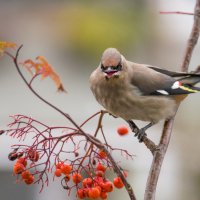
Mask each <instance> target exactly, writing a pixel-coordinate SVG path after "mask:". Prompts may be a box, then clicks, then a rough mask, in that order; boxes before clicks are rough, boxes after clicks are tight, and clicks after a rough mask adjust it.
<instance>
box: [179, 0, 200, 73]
mask: <svg viewBox="0 0 200 200" xmlns="http://www.w3.org/2000/svg"><path fill="white" fill-rule="evenodd" d="M199 32H200V1H199V0H196V5H195V9H194V23H193V27H192V31H191V33H190V37H189V39H188V42H187V47H186V50H185V53H184V56H183V62H182V65H181V71H183V72H187V71H188V67H189V63H190V60H191V57H192V53H193V50H194V47H195V45H196V44H197V41H198V38H199Z"/></svg>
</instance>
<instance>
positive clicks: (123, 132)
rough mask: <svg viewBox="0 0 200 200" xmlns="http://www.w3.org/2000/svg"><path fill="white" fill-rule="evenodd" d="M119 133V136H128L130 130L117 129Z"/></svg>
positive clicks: (122, 127)
mask: <svg viewBox="0 0 200 200" xmlns="http://www.w3.org/2000/svg"><path fill="white" fill-rule="evenodd" d="M117 133H118V134H119V135H126V134H128V128H127V127H126V126H120V127H118V129H117Z"/></svg>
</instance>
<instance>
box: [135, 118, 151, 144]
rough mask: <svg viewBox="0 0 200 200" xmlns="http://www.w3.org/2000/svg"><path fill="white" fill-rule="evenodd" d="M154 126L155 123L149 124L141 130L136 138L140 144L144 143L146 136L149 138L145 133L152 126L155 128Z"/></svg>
mask: <svg viewBox="0 0 200 200" xmlns="http://www.w3.org/2000/svg"><path fill="white" fill-rule="evenodd" d="M153 125H154V123H153V122H151V123H149V124H147V125H146V126H145V127H143V128H141V129H139V130H138V131H137V132H136V134H135V137H137V138H138V140H139V142H143V138H144V137H145V136H147V134H146V133H145V131H146V130H147V129H148V128H150V127H151V126H153Z"/></svg>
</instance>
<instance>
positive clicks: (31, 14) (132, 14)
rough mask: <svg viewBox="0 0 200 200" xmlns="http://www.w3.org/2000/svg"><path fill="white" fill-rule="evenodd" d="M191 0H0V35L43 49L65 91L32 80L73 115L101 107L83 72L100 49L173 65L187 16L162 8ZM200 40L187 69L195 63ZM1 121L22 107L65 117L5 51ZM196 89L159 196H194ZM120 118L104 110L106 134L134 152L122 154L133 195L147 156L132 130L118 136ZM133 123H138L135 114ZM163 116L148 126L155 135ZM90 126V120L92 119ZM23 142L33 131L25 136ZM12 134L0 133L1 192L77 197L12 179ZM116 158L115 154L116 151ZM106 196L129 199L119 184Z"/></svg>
mask: <svg viewBox="0 0 200 200" xmlns="http://www.w3.org/2000/svg"><path fill="white" fill-rule="evenodd" d="M194 4H195V0H173V1H166V0H124V1H120V0H109V1H108V0H101V1H92V0H84V1H81V0H77V1H73V0H65V1H64V0H57V1H53V0H52V1H51V0H43V1H42V0H40V1H38V0H34V1H29V0H0V40H2V41H11V42H15V43H17V44H23V45H24V47H23V49H22V51H21V53H20V59H21V60H24V59H27V58H33V59H34V58H35V57H36V56H38V55H43V56H45V57H46V58H47V59H48V61H49V62H50V64H51V65H52V66H54V68H55V69H56V71H57V72H58V73H59V74H60V76H61V79H62V80H63V83H64V86H65V88H66V90H67V91H68V93H67V94H59V93H57V92H56V89H55V87H54V85H53V83H52V82H51V81H50V80H48V79H47V80H45V81H42V82H41V81H38V82H37V83H36V84H35V88H37V90H38V91H39V92H40V94H41V95H42V96H43V97H45V98H47V99H48V100H49V101H51V102H52V103H54V104H55V105H57V106H58V107H59V108H61V109H62V110H64V111H65V112H68V113H69V114H70V115H71V116H72V117H73V118H74V119H75V120H76V121H77V122H78V123H81V122H82V121H83V120H84V119H85V118H86V117H88V116H90V115H92V114H93V113H94V112H96V111H98V110H100V109H101V107H100V106H99V105H98V104H97V102H96V101H95V100H94V98H93V96H92V94H91V92H90V89H89V83H88V78H89V75H90V73H91V72H92V71H93V70H94V69H95V67H96V66H97V65H98V64H99V62H100V57H101V54H102V51H103V50H104V49H105V48H107V47H111V46H112V47H116V48H118V49H119V50H120V51H121V52H122V54H123V55H124V56H125V57H126V58H127V59H129V60H132V61H134V62H139V63H148V64H151V65H155V66H160V67H163V68H167V69H172V70H179V66H180V64H181V60H182V57H183V53H184V50H185V47H186V42H187V39H188V37H189V34H190V31H191V27H192V23H193V17H192V16H187V15H162V14H160V13H159V12H160V11H185V12H193V9H194ZM199 52H200V46H199V43H198V44H197V47H196V49H195V51H194V54H193V57H192V62H191V63H190V69H191V70H192V69H194V68H195V67H196V66H197V65H199V64H200V59H199ZM0 95H1V97H0V129H4V128H6V124H8V123H9V122H10V118H9V116H10V115H13V114H25V115H28V116H32V117H33V118H36V119H38V120H41V121H43V122H45V123H46V124H51V125H65V124H66V121H65V119H63V118H62V117H61V116H60V115H59V114H58V113H56V112H55V111H54V110H52V109H51V108H49V107H48V106H46V105H44V104H43V103H42V102H40V101H39V100H38V99H37V98H36V97H35V96H34V95H33V94H32V93H31V92H30V91H29V90H28V89H27V88H26V86H25V85H24V83H23V81H22V80H21V79H20V78H19V76H18V74H17V73H16V70H15V68H14V66H13V63H12V62H11V60H10V59H8V58H6V57H3V58H1V60H0ZM199 102H200V95H199V94H195V95H191V97H188V98H187V99H186V100H185V102H184V103H182V105H181V107H180V109H179V112H178V114H177V116H176V120H175V125H174V131H173V135H172V139H171V143H170V145H169V149H168V152H167V155H166V157H165V160H164V164H163V167H162V171H161V175H160V179H159V182H158V187H157V194H156V197H157V198H156V199H158V200H169V199H173V200H187V199H192V200H199V199H200V190H199V188H200V158H199V152H200V134H199V133H200V123H199V117H200V114H199V113H200V107H199V105H200V104H199ZM123 123H124V122H123V121H122V120H120V119H113V118H111V117H107V118H105V121H104V124H105V125H104V126H105V130H106V133H107V138H108V141H109V142H110V143H111V144H112V145H113V146H116V147H121V148H126V149H128V150H129V152H131V153H132V154H134V155H135V158H134V159H133V160H130V161H126V160H125V159H122V166H123V167H125V168H126V169H127V170H129V176H128V181H129V182H130V183H131V184H132V186H133V188H134V190H135V193H136V196H137V197H138V199H142V198H143V195H144V189H145V184H146V180H147V175H148V171H149V168H150V165H151V159H152V156H151V154H150V152H149V151H148V150H147V149H146V148H145V147H144V145H143V144H139V143H138V142H137V140H136V139H135V138H134V137H133V136H132V135H131V134H130V135H128V136H126V137H120V136H118V135H117V134H116V128H117V127H118V126H119V125H120V124H123ZM138 124H139V126H144V125H145V124H144V123H142V122H138ZM162 124H163V122H161V123H160V124H158V125H156V126H155V127H153V128H151V129H150V130H148V133H149V137H150V138H152V139H153V140H154V141H156V142H158V141H159V137H160V133H161V127H162ZM92 127H95V123H94V124H91V127H90V128H92ZM28 140H29V142H30V141H31V138H29V139H28ZM15 142H16V141H15V140H13V139H11V138H10V137H8V136H4V135H2V136H1V137H0V149H1V151H0V157H1V159H0V195H1V197H0V199H4V200H11V199H13V198H14V199H15V200H19V199H26V200H36V199H37V200H47V199H48V200H54V199H59V200H64V199H75V197H74V196H73V195H72V196H71V197H67V192H66V191H65V190H63V189H62V187H61V186H60V184H59V182H51V183H50V186H49V187H47V188H45V189H44V191H43V192H42V193H41V194H39V186H37V185H36V186H26V185H24V184H23V183H21V184H16V183H15V177H13V176H12V165H13V163H12V162H10V161H8V159H7V155H8V153H9V151H10V145H12V144H13V143H15ZM115 158H116V159H121V158H120V155H115ZM108 199H115V200H120V199H128V196H127V194H126V192H125V190H116V191H115V192H114V193H113V194H111V195H110V196H109V198H108Z"/></svg>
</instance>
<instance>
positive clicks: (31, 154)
mask: <svg viewBox="0 0 200 200" xmlns="http://www.w3.org/2000/svg"><path fill="white" fill-rule="evenodd" d="M21 156H23V154H22V153H17V152H16V151H15V150H14V151H13V152H12V153H10V155H9V159H10V160H16V159H17V160H16V162H15V164H14V166H13V173H14V174H15V175H18V176H19V175H21V179H22V180H23V181H24V182H25V183H26V184H27V185H30V184H32V183H33V182H34V179H35V178H34V176H33V174H31V172H30V171H29V170H28V169H29V168H31V166H32V165H33V164H34V163H35V162H37V161H38V160H39V153H38V152H37V151H35V150H29V151H28V153H27V156H25V157H21ZM28 162H30V163H28ZM28 164H29V165H28Z"/></svg>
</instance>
